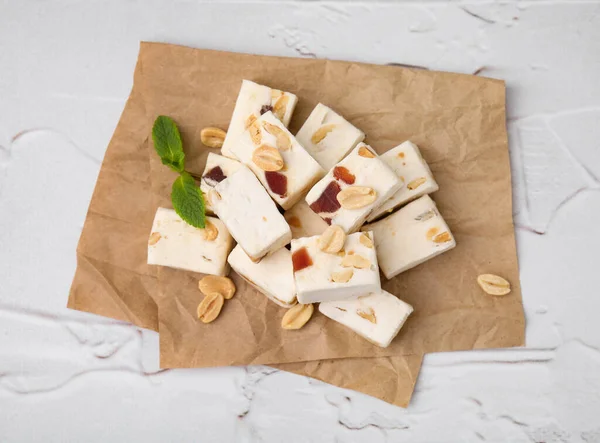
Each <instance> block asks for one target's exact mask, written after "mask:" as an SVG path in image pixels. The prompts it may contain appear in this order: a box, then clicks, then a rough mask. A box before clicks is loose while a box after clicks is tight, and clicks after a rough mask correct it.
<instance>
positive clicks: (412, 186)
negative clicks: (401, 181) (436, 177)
mask: <svg viewBox="0 0 600 443" xmlns="http://www.w3.org/2000/svg"><path fill="white" fill-rule="evenodd" d="M426 181H427V179H426V178H425V177H419V178H415V179H414V180H411V181H410V182H408V184H407V185H406V187H407V188H408V189H410V190H411V191H413V190H415V189H417V188H418V187H419V186H421V185H423V184H425V182H426Z"/></svg>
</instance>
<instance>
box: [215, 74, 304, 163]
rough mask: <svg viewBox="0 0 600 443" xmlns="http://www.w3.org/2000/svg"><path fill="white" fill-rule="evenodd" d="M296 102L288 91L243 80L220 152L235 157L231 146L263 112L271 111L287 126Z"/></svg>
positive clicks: (294, 97) (295, 98)
mask: <svg viewBox="0 0 600 443" xmlns="http://www.w3.org/2000/svg"><path fill="white" fill-rule="evenodd" d="M296 103H298V97H296V96H295V95H294V94H292V93H290V92H284V91H280V90H279V89H271V88H269V87H268V86H263V85H259V84H258V83H254V82H252V81H250V80H243V81H242V87H241V88H240V92H239V94H238V97H237V100H236V102H235V108H234V109H233V115H232V116H231V121H230V122H229V128H228V129H227V135H226V137H225V141H224V142H223V146H222V147H221V154H222V155H224V156H225V157H231V158H235V156H234V154H233V153H232V152H231V147H232V146H233V144H235V143H236V140H237V139H238V137H239V136H240V134H241V133H242V132H244V130H245V129H246V128H247V126H248V124H249V122H250V121H252V119H253V118H258V117H260V116H261V115H262V114H264V113H265V112H268V111H273V114H275V116H276V117H277V118H278V119H279V120H281V122H282V123H283V124H284V125H285V126H287V125H288V124H289V123H290V119H291V118H292V114H293V113H294V109H295V108H296Z"/></svg>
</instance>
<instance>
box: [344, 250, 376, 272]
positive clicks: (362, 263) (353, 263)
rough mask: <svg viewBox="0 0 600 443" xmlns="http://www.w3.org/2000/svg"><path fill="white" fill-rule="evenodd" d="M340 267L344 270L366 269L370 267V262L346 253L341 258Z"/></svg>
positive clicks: (356, 255)
mask: <svg viewBox="0 0 600 443" xmlns="http://www.w3.org/2000/svg"><path fill="white" fill-rule="evenodd" d="M342 266H343V267H344V268H357V269H366V268H368V267H369V266H371V262H370V261H369V259H368V258H366V257H363V256H362V255H360V254H350V253H348V254H346V255H345V256H344V258H342Z"/></svg>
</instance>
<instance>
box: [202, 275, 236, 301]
mask: <svg viewBox="0 0 600 443" xmlns="http://www.w3.org/2000/svg"><path fill="white" fill-rule="evenodd" d="M198 289H200V292H202V293H203V294H204V295H206V296H209V295H214V294H219V295H222V296H223V298H224V299H225V300H229V299H230V298H231V297H233V294H235V284H234V283H233V281H232V280H231V279H230V278H228V277H221V276H218V275H207V276H205V277H203V278H202V279H201V280H199V281H198Z"/></svg>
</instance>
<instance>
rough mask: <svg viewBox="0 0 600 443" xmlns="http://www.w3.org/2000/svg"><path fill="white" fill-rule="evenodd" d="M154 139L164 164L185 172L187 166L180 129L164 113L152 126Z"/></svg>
mask: <svg viewBox="0 0 600 443" xmlns="http://www.w3.org/2000/svg"><path fill="white" fill-rule="evenodd" d="M152 140H153V141H154V149H156V152H157V154H158V156H159V157H160V159H161V161H162V163H163V165H167V166H168V167H169V168H171V169H172V170H174V171H176V172H183V170H184V167H185V166H184V163H185V154H184V152H183V144H182V143H181V135H179V129H177V125H176V124H175V122H174V121H173V119H172V118H170V117H167V116H164V115H159V116H158V117H156V120H154V126H152Z"/></svg>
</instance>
